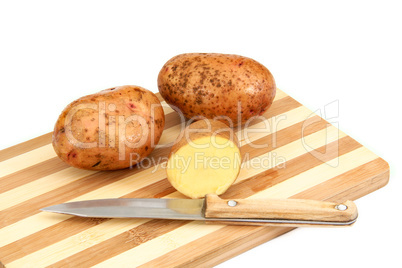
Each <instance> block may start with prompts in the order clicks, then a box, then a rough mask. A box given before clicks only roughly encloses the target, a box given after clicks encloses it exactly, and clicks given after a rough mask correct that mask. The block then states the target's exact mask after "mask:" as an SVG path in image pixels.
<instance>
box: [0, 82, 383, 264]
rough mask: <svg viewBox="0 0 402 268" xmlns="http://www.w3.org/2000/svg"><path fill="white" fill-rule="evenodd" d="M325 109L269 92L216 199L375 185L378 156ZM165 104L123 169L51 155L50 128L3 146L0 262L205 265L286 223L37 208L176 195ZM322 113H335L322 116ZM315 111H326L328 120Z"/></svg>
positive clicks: (340, 195)
mask: <svg viewBox="0 0 402 268" xmlns="http://www.w3.org/2000/svg"><path fill="white" fill-rule="evenodd" d="M158 97H159V98H160V96H158ZM161 100H162V99H161ZM166 106H167V105H166ZM327 108H328V109H327ZM330 108H331V107H330V105H328V106H327V107H326V108H325V109H323V110H322V111H321V112H316V113H313V112H312V111H310V110H309V109H307V108H306V107H304V106H303V105H301V104H300V103H299V102H297V101H295V100H294V99H293V98H291V97H290V96H288V95H287V94H286V93H284V92H283V91H281V90H278V92H277V95H276V97H275V100H274V103H273V105H272V107H271V108H270V109H269V110H268V111H267V112H266V113H265V114H264V115H263V117H262V118H259V119H256V120H254V121H252V122H250V124H248V126H247V127H246V128H243V129H238V130H237V135H238V137H239V140H240V141H241V151H242V155H243V159H244V161H243V165H242V169H241V172H240V174H239V177H238V179H237V180H236V182H235V184H234V185H232V186H231V188H229V190H228V191H227V192H226V193H225V194H223V195H222V198H250V199H251V198H255V199H256V198H305V199H315V200H330V201H335V202H340V201H344V200H346V199H351V200H354V199H357V198H359V197H361V196H364V195H366V194H368V193H370V192H372V191H375V190H376V189H378V188H380V187H382V186H384V185H385V184H386V183H387V182H388V178H389V166H388V164H387V162H385V161H384V160H383V159H381V158H380V157H378V156H377V155H375V154H374V153H372V152H371V151H369V150H368V149H367V148H365V147H364V146H362V145H361V144H360V143H358V142H357V141H356V140H354V139H353V138H351V137H349V136H348V135H346V134H345V133H343V132H342V131H340V130H338V129H337V128H336V127H335V125H336V113H334V112H333V111H332V112H331V111H330V110H331V109H330ZM164 110H165V114H166V127H165V131H164V132H163V136H162V138H161V141H160V147H159V148H157V149H155V150H154V151H153V152H152V154H151V156H150V157H149V159H151V160H152V161H145V162H142V163H141V165H139V166H135V167H133V168H131V169H126V170H119V171H108V172H95V171H88V170H81V169H77V168H73V167H69V166H68V165H66V164H65V163H63V162H62V161H61V160H60V159H58V158H57V156H56V154H55V153H54V151H53V148H52V145H51V133H49V134H45V135H43V136H40V137H37V138H35V139H32V140H29V141H27V142H24V143H21V144H18V145H15V146H13V147H10V148H7V149H4V150H2V151H1V152H0V161H1V162H0V261H1V263H2V264H3V265H5V266H6V267H10V268H11V267H45V266H51V267H88V266H96V267H138V266H139V267H173V266H186V267H196V266H199V267H209V266H213V265H216V264H218V263H221V262H223V261H225V260H227V259H229V258H231V257H233V256H236V255H238V254H240V253H242V252H244V251H246V250H248V249H251V248H253V247H255V246H257V245H259V244H261V243H265V242H267V241H268V240H270V239H273V238H275V237H277V236H279V235H281V234H283V233H286V232H288V231H290V230H292V229H291V228H285V227H258V226H226V225H206V224H205V223H204V222H196V221H174V220H152V219H96V218H79V217H74V216H67V215H59V214H53V213H48V212H41V211H40V210H39V209H40V208H43V207H47V206H51V205H54V204H58V203H63V202H69V201H79V200H86V199H99V198H118V197H124V198H185V197H184V196H182V195H181V194H180V193H178V192H176V191H175V189H174V188H172V186H171V185H170V184H169V182H168V181H167V179H166V174H165V165H164V164H165V161H166V156H167V154H168V153H169V150H170V146H171V142H172V141H173V140H174V139H175V138H176V137H177V135H178V134H179V131H180V129H181V128H182V127H183V126H184V125H185V124H186V122H181V120H180V117H179V116H178V115H177V114H176V112H174V111H173V110H172V109H170V108H168V107H165V108H164ZM332 110H333V109H332ZM331 113H332V114H335V117H334V116H332V118H329V116H328V115H330V114H331ZM319 114H323V115H327V116H326V118H327V120H324V119H323V118H322V117H320V116H319ZM328 118H329V119H328ZM330 122H332V123H333V124H331V123H330ZM350 228H353V227H350ZM339 232H342V229H339ZM252 261H253V260H250V264H252ZM0 266H1V265H0Z"/></svg>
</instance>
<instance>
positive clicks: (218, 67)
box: [158, 53, 276, 127]
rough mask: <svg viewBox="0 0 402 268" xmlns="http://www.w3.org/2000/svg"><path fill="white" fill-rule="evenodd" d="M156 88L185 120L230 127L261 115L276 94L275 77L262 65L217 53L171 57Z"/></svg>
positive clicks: (244, 58) (241, 57)
mask: <svg viewBox="0 0 402 268" xmlns="http://www.w3.org/2000/svg"><path fill="white" fill-rule="evenodd" d="M158 88H159V92H160V94H161V95H162V97H163V98H164V99H165V100H166V102H167V103H168V104H169V105H171V106H172V108H176V110H179V111H181V112H182V113H183V114H184V116H185V117H187V118H193V117H196V116H198V117H199V116H201V117H205V118H209V119H218V118H220V119H221V121H226V123H227V124H228V125H229V126H231V127H235V126H237V125H243V124H245V123H246V122H247V120H249V119H250V118H252V117H254V116H259V115H262V114H263V113H264V112H265V111H266V110H267V109H268V108H269V107H270V106H271V104H272V101H273V99H274V97H275V93H276V86H275V81H274V78H273V76H272V74H271V73H270V72H269V70H268V69H267V68H265V67H264V66H263V65H262V64H260V63H258V62H257V61H255V60H253V59H250V58H246V57H243V56H238V55H229V54H216V53H189V54H181V55H178V56H176V57H173V58H172V59H170V60H169V61H168V62H166V63H165V65H164V66H163V67H162V69H161V70H160V72H159V76H158Z"/></svg>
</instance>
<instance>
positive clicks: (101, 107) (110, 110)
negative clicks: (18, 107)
mask: <svg viewBox="0 0 402 268" xmlns="http://www.w3.org/2000/svg"><path fill="white" fill-rule="evenodd" d="M164 125H165V115H164V112H163V109H162V106H161V104H160V102H159V100H158V98H157V97H156V95H155V94H154V93H152V92H151V91H149V90H146V89H144V88H142V87H138V86H120V87H114V88H109V89H106V90H103V91H100V92H99V93H96V94H93V95H88V96H84V97H82V98H80V99H78V100H76V101H74V102H72V103H70V104H69V105H68V106H67V107H66V108H65V109H64V110H63V112H62V113H61V115H60V116H59V118H58V120H57V122H56V125H55V127H54V132H53V147H54V150H55V151H56V153H57V155H58V156H59V157H60V158H61V159H62V160H63V161H65V162H66V163H67V164H69V165H71V166H74V167H77V168H83V169H92V170H114V169H123V168H127V167H130V166H132V165H135V164H136V163H138V162H139V161H141V160H142V159H143V158H145V157H146V156H148V155H149V154H150V153H151V152H152V150H153V149H154V147H155V146H156V144H157V143H158V142H159V139H160V137H161V135H162V131H163V128H164Z"/></svg>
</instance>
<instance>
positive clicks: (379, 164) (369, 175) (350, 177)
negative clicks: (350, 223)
mask: <svg viewBox="0 0 402 268" xmlns="http://www.w3.org/2000/svg"><path fill="white" fill-rule="evenodd" d="M379 170H383V172H382V173H381V172H380V173H379V172H378V171H379ZM388 179H389V165H388V163H387V162H385V161H384V160H383V159H382V158H376V159H374V160H372V161H370V162H368V163H366V164H364V165H361V166H359V167H357V168H354V169H352V170H350V171H347V172H345V173H343V174H340V175H338V176H336V177H334V178H332V179H330V180H327V181H325V182H323V183H320V184H318V185H317V186H316V187H313V188H310V189H307V190H305V191H303V192H300V193H298V194H296V195H294V196H293V198H304V196H312V197H314V199H316V200H326V201H332V202H343V201H346V200H348V199H349V200H356V199H358V198H360V197H362V196H364V195H366V194H369V193H371V192H372V191H375V190H377V189H379V188H381V187H383V186H385V185H386V184H387V183H388ZM323 189H331V194H328V192H326V191H323ZM345 189H346V190H345Z"/></svg>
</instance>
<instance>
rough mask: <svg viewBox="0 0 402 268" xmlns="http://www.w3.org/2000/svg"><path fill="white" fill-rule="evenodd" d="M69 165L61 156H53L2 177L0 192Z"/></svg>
mask: <svg viewBox="0 0 402 268" xmlns="http://www.w3.org/2000/svg"><path fill="white" fill-rule="evenodd" d="M68 167H69V165H67V164H66V163H64V162H63V161H62V160H61V159H60V158H58V157H53V158H51V159H48V160H45V161H43V162H41V163H38V164H36V165H33V166H30V167H27V168H24V169H21V170H19V171H17V172H14V173H12V174H9V175H7V176H4V177H2V178H1V179H0V194H1V193H4V192H7V191H9V190H11V189H13V188H17V187H19V186H22V185H24V184H27V183H30V182H32V181H34V180H37V179H40V178H42V177H45V176H48V175H51V174H53V173H56V172H58V171H61V170H63V169H65V168H68Z"/></svg>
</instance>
